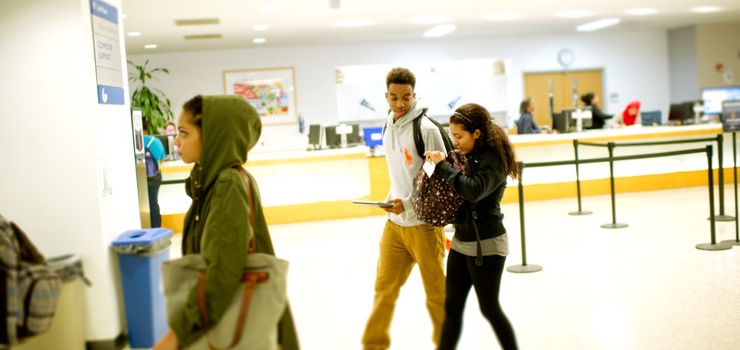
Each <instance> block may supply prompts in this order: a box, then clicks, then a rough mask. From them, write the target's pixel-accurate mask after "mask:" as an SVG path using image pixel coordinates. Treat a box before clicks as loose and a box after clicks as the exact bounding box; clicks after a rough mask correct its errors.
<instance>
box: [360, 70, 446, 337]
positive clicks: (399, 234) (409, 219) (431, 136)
mask: <svg viewBox="0 0 740 350" xmlns="http://www.w3.org/2000/svg"><path fill="white" fill-rule="evenodd" d="M415 85H416V78H415V77H414V75H413V74H412V73H411V72H410V71H409V70H408V69H405V68H394V69H392V70H391V71H390V73H388V76H387V77H386V87H387V90H388V91H387V92H386V93H385V97H386V100H387V101H388V106H389V107H390V111H389V115H388V121H387V125H386V130H385V133H384V134H383V149H384V150H385V153H386V155H385V159H386V162H387V163H388V172H389V175H390V180H391V190H390V193H389V194H388V197H387V198H386V201H387V202H389V203H392V204H393V207H391V208H386V209H385V211H386V212H387V213H388V221H386V224H385V228H384V229H383V236H382V238H381V239H380V256H379V258H378V269H377V276H376V278H375V300H374V303H373V309H372V312H371V314H370V317H369V319H368V321H367V325H366V326H365V333H364V334H363V336H362V345H363V348H364V349H365V350H376V349H387V348H388V347H389V346H390V333H389V330H390V325H391V319H392V318H393V311H394V308H395V305H396V299H398V294H399V292H400V290H401V286H403V284H404V283H405V282H406V279H407V278H408V276H409V274H410V273H411V269H412V268H413V267H414V264H419V272H420V273H421V279H422V282H423V284H424V290H425V292H426V295H427V300H426V306H427V309H428V310H429V315H430V316H431V318H432V327H433V333H432V341H433V342H434V344H435V345H436V344H437V343H438V342H439V337H440V334H441V331H442V322H443V321H444V302H445V276H444V266H443V265H444V262H443V259H444V255H445V248H444V243H445V235H444V228H443V227H435V226H432V225H429V224H427V223H425V222H423V221H421V220H419V219H418V218H417V216H416V212H414V208H413V207H412V206H411V202H410V201H409V197H411V189H412V188H413V180H414V176H415V175H416V174H417V172H418V171H419V169H421V166H422V164H424V161H425V160H424V159H423V158H421V157H419V153H418V152H417V150H416V146H415V144H414V135H413V121H414V119H416V118H423V119H422V122H421V134H422V139H423V140H424V147H425V151H441V152H443V153H445V152H446V150H445V146H444V141H443V140H442V135H441V134H440V132H439V129H438V128H437V127H436V126H435V125H434V124H433V123H432V122H431V121H430V120H429V119H427V118H426V117H423V115H424V114H425V112H426V110H427V107H425V106H421V105H420V104H419V103H418V100H416V94H415V93H414V87H415ZM422 153H423V152H422Z"/></svg>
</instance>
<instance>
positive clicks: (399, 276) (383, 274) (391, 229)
mask: <svg viewBox="0 0 740 350" xmlns="http://www.w3.org/2000/svg"><path fill="white" fill-rule="evenodd" d="M444 243H445V235H444V227H435V226H432V225H427V224H423V225H418V226H411V227H404V226H399V225H397V224H395V223H393V222H392V221H390V220H388V221H387V222H386V224H385V228H384V229H383V237H382V238H381V239H380V257H379V258H378V271H377V276H376V278H375V300H374V303H373V310H372V312H371V313H370V318H369V319H368V321H367V325H366V326H365V334H364V335H363V336H362V345H363V347H364V349H365V350H371V349H372V350H376V349H387V348H388V347H389V346H390V343H391V339H390V333H389V330H390V326H391V319H392V318H393V311H394V309H395V307H396V299H398V294H399V292H400V290H401V286H403V284H404V283H406V279H408V277H409V274H410V273H411V269H412V268H413V267H414V264H419V272H420V273H421V280H422V283H423V284H424V290H425V292H426V294H427V301H426V305H427V309H428V310H429V315H430V316H431V318H432V326H433V328H434V333H433V334H432V340H433V341H434V344H438V342H439V337H440V334H441V332H442V323H443V322H444V303H445V275H444V261H443V260H444V256H445V249H444Z"/></svg>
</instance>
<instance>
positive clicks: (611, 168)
mask: <svg viewBox="0 0 740 350" xmlns="http://www.w3.org/2000/svg"><path fill="white" fill-rule="evenodd" d="M606 145H607V146H608V149H609V181H610V183H611V190H612V191H611V195H612V222H611V223H608V224H603V225H601V227H603V228H625V227H627V226H629V225H627V224H618V223H617V204H616V199H615V197H616V194H615V191H614V147H615V144H614V142H612V141H610V142H608V143H607V144H606Z"/></svg>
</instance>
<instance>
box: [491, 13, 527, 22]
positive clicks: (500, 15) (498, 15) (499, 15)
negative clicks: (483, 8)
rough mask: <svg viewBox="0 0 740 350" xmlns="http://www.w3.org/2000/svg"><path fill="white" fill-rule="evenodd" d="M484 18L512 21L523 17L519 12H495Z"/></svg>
mask: <svg viewBox="0 0 740 350" xmlns="http://www.w3.org/2000/svg"><path fill="white" fill-rule="evenodd" d="M484 18H485V19H487V20H489V21H512V20H515V19H520V18H522V14H521V13H519V12H495V13H489V14H487V15H486V16H485V17H484Z"/></svg>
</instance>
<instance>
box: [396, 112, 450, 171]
mask: <svg viewBox="0 0 740 350" xmlns="http://www.w3.org/2000/svg"><path fill="white" fill-rule="evenodd" d="M423 118H426V119H429V121H431V122H432V124H434V125H435V126H436V127H437V129H439V134H440V135H441V136H442V142H444V144H445V150H446V151H447V153H449V152H450V151H452V150H453V149H455V145H453V144H452V140H450V136H449V135H447V131H446V130H445V128H444V127H443V126H442V124H440V123H439V122H438V121H436V120H434V119H432V118H429V116H428V115H427V111H426V109H424V110H422V112H421V116H420V117H419V118H416V119H414V121H413V125H412V126H413V133H414V146H416V153H417V154H418V155H419V158H422V159H424V152H425V151H426V146H424V138H423V137H422V136H421V120H422V119H423ZM387 126H388V122H386V123H385V124H383V131H382V132H381V135H383V136H385V129H386V127H387Z"/></svg>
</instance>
